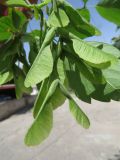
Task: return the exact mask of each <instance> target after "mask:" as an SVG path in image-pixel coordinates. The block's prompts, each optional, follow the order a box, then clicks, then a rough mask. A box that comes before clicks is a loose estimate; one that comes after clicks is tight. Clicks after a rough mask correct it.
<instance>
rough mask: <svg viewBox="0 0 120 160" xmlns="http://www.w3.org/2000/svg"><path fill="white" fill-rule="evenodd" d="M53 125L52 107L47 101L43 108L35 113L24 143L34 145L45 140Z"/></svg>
mask: <svg viewBox="0 0 120 160" xmlns="http://www.w3.org/2000/svg"><path fill="white" fill-rule="evenodd" d="M52 127H53V108H52V105H51V103H47V104H46V105H45V107H44V109H43V110H42V111H41V112H40V113H39V114H38V115H37V117H36V119H35V121H34V123H33V124H32V126H31V127H30V128H29V130H28V132H27V134H26V136H25V144H26V145H28V146H34V145H38V144H40V143H41V142H42V141H43V140H45V139H46V138H47V137H48V136H49V134H50V132H51V129H52Z"/></svg>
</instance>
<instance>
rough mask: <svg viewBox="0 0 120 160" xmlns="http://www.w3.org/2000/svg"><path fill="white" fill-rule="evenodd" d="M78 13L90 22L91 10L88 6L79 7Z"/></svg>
mask: <svg viewBox="0 0 120 160" xmlns="http://www.w3.org/2000/svg"><path fill="white" fill-rule="evenodd" d="M77 11H78V13H79V14H80V15H81V16H82V17H84V18H85V19H86V20H87V21H88V22H90V12H89V10H88V9H86V8H82V9H77Z"/></svg>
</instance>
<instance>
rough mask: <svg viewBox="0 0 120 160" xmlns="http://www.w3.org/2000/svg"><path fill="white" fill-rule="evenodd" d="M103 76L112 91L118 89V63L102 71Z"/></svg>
mask: <svg viewBox="0 0 120 160" xmlns="http://www.w3.org/2000/svg"><path fill="white" fill-rule="evenodd" d="M103 75H104V78H105V79H106V81H107V83H108V84H109V85H110V86H111V87H112V88H114V90H117V89H120V61H119V62H118V63H117V64H114V65H112V66H111V67H109V68H108V69H105V70H103Z"/></svg>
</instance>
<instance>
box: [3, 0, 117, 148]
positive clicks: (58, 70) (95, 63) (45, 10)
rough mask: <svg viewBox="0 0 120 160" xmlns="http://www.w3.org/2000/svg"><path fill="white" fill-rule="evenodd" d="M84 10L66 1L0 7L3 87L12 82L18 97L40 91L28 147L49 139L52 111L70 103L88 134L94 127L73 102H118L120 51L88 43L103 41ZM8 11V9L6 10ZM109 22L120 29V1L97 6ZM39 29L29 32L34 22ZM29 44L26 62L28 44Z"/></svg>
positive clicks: (22, 1)
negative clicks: (90, 128)
mask: <svg viewBox="0 0 120 160" xmlns="http://www.w3.org/2000/svg"><path fill="white" fill-rule="evenodd" d="M83 2H84V7H83V8H79V9H75V8H73V7H72V5H71V4H69V3H68V2H67V1H66V0H44V1H42V2H41V3H39V4H38V3H37V1H36V0H35V1H34V0H32V1H31V0H30V1H29V3H28V1H25V0H19V1H17V0H8V1H7V2H6V1H2V3H0V9H1V12H0V16H1V18H0V48H1V53H0V84H1V85H2V84H4V83H7V82H9V81H10V80H11V79H14V82H15V85H16V97H17V98H21V97H22V94H23V93H24V92H26V93H30V92H31V88H32V87H34V86H37V87H38V90H39V91H38V96H37V98H36V101H35V104H34V109H33V117H34V122H33V124H32V125H31V127H30V128H29V130H28V132H27V134H26V136H25V143H26V144H27V145H28V146H34V145H38V144H39V143H41V142H42V141H43V140H44V139H46V138H47V137H48V135H49V134H50V132H51V129H52V126H53V111H54V110H55V109H57V108H58V107H59V106H61V105H62V104H63V103H64V102H65V100H66V99H68V100H69V108H70V112H71V113H72V115H73V116H74V118H75V119H76V121H77V122H78V124H81V125H82V126H83V127H84V128H89V126H90V121H89V119H88V117H87V116H86V114H85V113H84V112H83V111H82V109H81V108H80V107H79V106H78V104H77V103H76V102H75V100H74V97H75V96H76V97H77V98H79V99H81V100H82V101H85V102H87V103H91V99H96V100H99V101H106V102H109V101H111V100H112V99H113V100H116V101H119V100H120V60H119V58H120V51H119V50H118V49H116V48H115V47H114V46H112V45H109V44H105V43H102V42H86V41H85V40H84V39H85V38H87V37H91V36H95V35H96V36H99V35H100V34H101V33H100V31H99V30H98V29H97V28H96V27H95V26H93V25H92V24H91V23H90V13H89V10H88V9H87V8H86V6H87V5H86V4H87V0H84V1H83ZM3 6H4V7H3ZM96 9H97V11H98V12H99V13H100V15H101V16H103V17H104V18H106V19H107V20H109V21H111V22H113V23H115V24H116V25H120V16H119V13H120V1H119V0H104V1H102V2H100V3H99V4H98V5H97V6H96ZM33 17H34V18H36V20H39V21H40V29H39V30H33V31H31V32H29V33H28V32H27V26H28V25H29V22H30V21H31V19H32V18H33ZM25 42H27V43H29V46H30V52H29V56H28V58H27V55H26V51H25V49H24V43H25Z"/></svg>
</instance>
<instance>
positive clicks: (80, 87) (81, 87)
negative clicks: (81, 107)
mask: <svg viewBox="0 0 120 160" xmlns="http://www.w3.org/2000/svg"><path fill="white" fill-rule="evenodd" d="M65 70H66V76H67V80H68V84H69V87H70V89H72V91H74V93H75V95H76V96H77V97H78V98H79V99H81V100H82V101H85V102H88V103H90V102H91V99H90V97H89V94H91V93H92V92H93V91H94V87H93V86H92V84H91V82H90V81H89V80H87V79H86V78H85V77H84V76H83V74H82V73H81V72H80V69H79V68H78V66H77V65H76V63H75V62H74V61H73V60H70V59H67V58H66V59H65ZM91 86H92V87H91Z"/></svg>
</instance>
